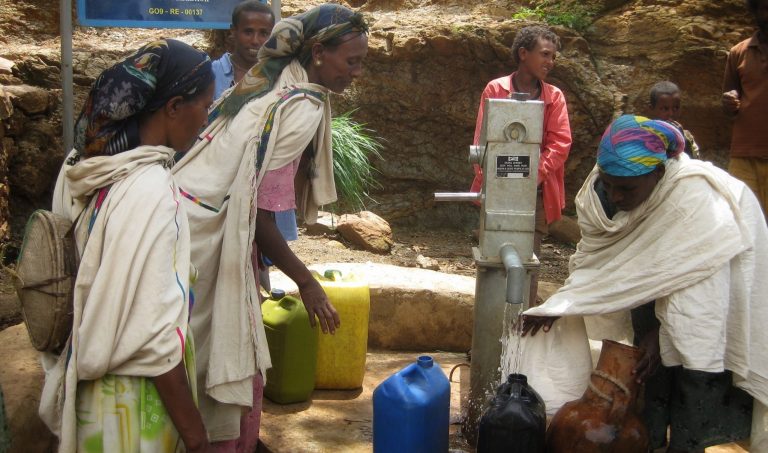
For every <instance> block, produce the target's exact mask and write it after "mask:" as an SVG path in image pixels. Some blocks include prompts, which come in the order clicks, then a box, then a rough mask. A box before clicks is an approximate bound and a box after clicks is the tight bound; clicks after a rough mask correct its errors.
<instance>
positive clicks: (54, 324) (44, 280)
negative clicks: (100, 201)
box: [14, 210, 78, 353]
mask: <svg viewBox="0 0 768 453" xmlns="http://www.w3.org/2000/svg"><path fill="white" fill-rule="evenodd" d="M77 267H78V254H77V247H76V245H75V240H74V234H73V228H72V222H71V221H70V220H69V219H67V218H64V217H62V216H60V215H57V214H54V213H52V212H50V211H44V210H38V211H35V212H34V213H32V215H31V216H30V218H29V221H27V226H26V228H25V231H24V242H23V244H22V248H21V253H20V254H19V260H18V265H17V267H16V272H15V275H14V286H15V287H16V293H17V294H18V296H19V300H20V302H21V312H22V315H23V316H24V323H25V324H26V326H27V331H28V332H29V338H30V340H31V341H32V346H34V347H35V348H36V349H37V350H39V351H47V352H53V353H60V352H61V351H62V349H63V348H64V345H65V344H66V342H67V339H68V337H69V334H70V332H71V331H72V293H73V291H74V284H75V277H76V276H77Z"/></svg>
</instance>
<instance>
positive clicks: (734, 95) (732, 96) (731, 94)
mask: <svg viewBox="0 0 768 453" xmlns="http://www.w3.org/2000/svg"><path fill="white" fill-rule="evenodd" d="M720 102H721V103H722V105H723V110H725V112H726V113H728V114H731V115H735V114H737V113H739V108H740V107H741V101H740V100H739V92H738V91H736V90H731V91H726V92H725V93H723V97H722V98H721V100H720Z"/></svg>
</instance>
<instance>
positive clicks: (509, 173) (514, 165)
mask: <svg viewBox="0 0 768 453" xmlns="http://www.w3.org/2000/svg"><path fill="white" fill-rule="evenodd" d="M530 176H531V156H510V155H500V156H496V177H497V178H528V177H530Z"/></svg>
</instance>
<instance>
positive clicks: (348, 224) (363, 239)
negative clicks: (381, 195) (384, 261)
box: [336, 211, 394, 253]
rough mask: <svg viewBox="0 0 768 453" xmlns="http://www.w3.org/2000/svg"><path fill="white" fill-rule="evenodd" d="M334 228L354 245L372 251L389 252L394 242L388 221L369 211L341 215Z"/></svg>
mask: <svg viewBox="0 0 768 453" xmlns="http://www.w3.org/2000/svg"><path fill="white" fill-rule="evenodd" d="M336 229H337V230H338V232H339V233H340V234H341V236H342V237H343V238H344V239H346V240H347V241H349V242H350V243H352V244H353V245H355V246H356V247H360V248H362V249H365V250H369V251H371V252H374V253H389V251H390V249H391V248H392V244H394V241H393V240H392V229H391V228H390V226H389V223H387V221H386V220H384V219H382V218H381V217H379V216H377V215H376V214H374V213H372V212H370V211H362V212H361V213H360V214H357V215H356V214H345V215H343V216H341V217H340V218H339V223H338V225H337V227H336Z"/></svg>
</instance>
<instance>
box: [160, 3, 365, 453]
mask: <svg viewBox="0 0 768 453" xmlns="http://www.w3.org/2000/svg"><path fill="white" fill-rule="evenodd" d="M367 49H368V38H367V26H366V25H365V23H364V21H363V19H362V16H361V15H360V14H358V13H354V12H353V11H351V10H349V9H347V8H345V7H343V6H340V5H336V4H325V5H321V6H318V7H315V8H312V9H311V10H309V11H307V12H305V13H303V14H300V15H298V16H294V17H290V18H287V19H284V20H282V21H280V22H279V23H278V24H277V25H276V26H275V28H274V30H273V31H272V35H271V36H270V39H269V40H268V41H267V42H266V43H265V44H264V45H263V46H262V47H261V49H260V51H259V63H258V64H257V65H256V66H254V67H253V68H251V69H250V71H249V72H248V73H246V75H245V76H244V78H243V79H242V80H241V81H240V82H239V83H238V84H237V85H236V86H234V87H233V88H232V89H231V90H230V91H229V92H228V93H225V94H224V95H223V98H222V99H223V100H222V101H221V102H220V103H219V104H218V105H217V106H216V107H215V109H214V111H213V112H212V118H213V120H212V121H211V124H210V126H209V127H208V128H207V129H206V130H205V131H204V132H203V134H202V137H201V141H200V142H198V143H197V144H196V145H195V146H194V147H193V148H192V149H191V150H190V152H189V153H187V154H186V155H185V156H184V157H183V158H182V159H181V160H180V161H179V162H178V163H177V164H176V166H175V167H174V169H173V173H174V177H175V179H176V181H177V182H178V184H179V188H180V190H181V193H182V195H183V196H184V197H185V201H186V203H185V205H186V207H187V212H188V215H189V221H190V229H191V237H192V261H193V262H194V263H195V266H197V267H198V269H199V280H198V281H197V283H196V285H195V294H196V306H195V310H194V311H193V313H192V319H191V325H192V329H193V331H194V334H195V341H196V344H197V346H198V349H197V351H198V356H197V359H198V362H197V371H198V372H197V376H198V382H200V383H201V384H202V385H201V386H200V388H199V390H198V396H199V398H200V409H201V411H202V413H203V417H204V420H205V425H206V427H207V429H208V434H209V436H210V439H211V440H212V441H216V442H218V443H217V448H219V449H220V450H222V451H230V450H240V451H252V450H253V448H254V447H255V445H256V442H257V440H258V426H259V415H260V412H261V408H260V405H261V391H262V387H261V383H262V380H261V376H263V375H264V373H265V372H266V370H267V368H269V367H270V366H271V362H270V358H269V349H268V348H267V342H266V336H265V334H264V326H263V324H262V319H261V309H260V295H259V292H258V290H257V280H256V279H255V277H254V273H255V272H258V270H257V267H258V265H259V256H260V253H261V254H264V255H266V256H268V257H269V258H270V260H271V261H272V262H273V263H274V264H275V265H276V266H277V267H278V268H280V269H281V270H282V271H283V272H285V273H286V275H288V276H289V277H290V278H291V279H293V280H294V281H295V282H296V283H297V285H298V288H299V291H300V293H301V298H302V300H303V302H304V304H305V306H306V308H307V311H308V312H309V315H310V320H311V322H312V324H314V323H315V322H316V321H315V320H316V319H317V322H319V325H320V328H321V329H322V330H323V332H331V333H332V332H334V330H335V329H336V328H337V327H338V326H339V318H338V315H337V314H336V311H335V310H334V308H333V307H332V306H331V304H330V303H329V302H328V299H327V297H326V296H325V293H324V292H323V290H322V288H321V286H320V285H319V283H318V282H317V281H316V280H315V279H314V278H313V277H312V275H311V274H310V272H309V271H308V270H307V268H306V266H304V264H303V263H302V262H301V261H299V260H298V258H296V256H295V255H294V254H293V253H292V252H291V250H290V249H289V248H288V246H287V244H286V243H285V240H284V239H283V238H282V236H281V234H280V232H279V231H278V229H277V227H276V226H275V222H274V217H273V212H274V211H276V210H284V209H290V208H292V207H294V206H295V207H296V208H297V211H298V215H299V216H300V217H303V218H304V220H305V221H306V222H309V223H312V222H314V220H315V219H316V216H317V208H318V206H319V205H322V204H327V203H331V202H333V201H335V200H336V190H335V187H334V184H333V167H332V164H333V162H332V153H331V131H330V120H331V111H330V101H329V99H328V97H329V94H330V92H336V93H340V92H342V91H344V90H345V89H346V88H347V87H348V86H349V85H350V84H351V83H352V81H353V80H354V79H355V78H356V77H359V76H360V75H361V73H362V62H363V59H364V58H365V56H366V54H367ZM294 176H295V180H294ZM294 182H295V184H296V186H295V187H294ZM281 194H282V195H281ZM286 194H288V195H289V196H288V197H286ZM294 195H295V196H294ZM276 196H279V197H280V198H281V200H280V202H275V199H274V197H276ZM243 409H246V411H245V415H243V417H242V419H241V414H243ZM248 409H250V411H249V410H248Z"/></svg>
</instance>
